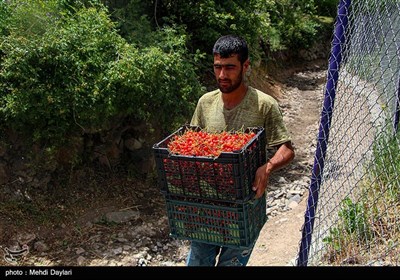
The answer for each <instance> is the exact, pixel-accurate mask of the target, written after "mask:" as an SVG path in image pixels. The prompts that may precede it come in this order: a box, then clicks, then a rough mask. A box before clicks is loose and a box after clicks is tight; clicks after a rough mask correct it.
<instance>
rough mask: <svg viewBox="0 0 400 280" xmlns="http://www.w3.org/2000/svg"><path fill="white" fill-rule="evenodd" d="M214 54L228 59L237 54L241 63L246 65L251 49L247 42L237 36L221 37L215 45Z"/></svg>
mask: <svg viewBox="0 0 400 280" xmlns="http://www.w3.org/2000/svg"><path fill="white" fill-rule="evenodd" d="M213 54H214V55H216V54H218V55H220V56H221V57H222V58H228V57H231V56H232V55H235V54H237V55H238V57H239V61H240V63H242V64H243V63H244V62H245V61H246V60H247V59H248V58H249V49H248V47H247V43H246V41H245V40H244V39H243V38H241V37H239V36H236V35H225V36H222V37H220V38H219V39H218V40H217V41H216V42H215V44H214V47H213Z"/></svg>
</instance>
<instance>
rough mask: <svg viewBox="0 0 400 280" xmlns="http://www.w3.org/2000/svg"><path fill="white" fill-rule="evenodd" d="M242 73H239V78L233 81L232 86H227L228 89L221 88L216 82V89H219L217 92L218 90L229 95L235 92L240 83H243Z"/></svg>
mask: <svg viewBox="0 0 400 280" xmlns="http://www.w3.org/2000/svg"><path fill="white" fill-rule="evenodd" d="M242 71H243V69H242V70H241V71H240V74H239V78H238V79H237V80H235V81H234V82H235V83H233V84H232V85H231V86H229V87H221V86H220V84H219V82H218V88H219V90H220V91H221V92H222V93H231V92H233V91H234V90H236V89H237V88H239V87H240V85H241V83H242V81H243V77H242Z"/></svg>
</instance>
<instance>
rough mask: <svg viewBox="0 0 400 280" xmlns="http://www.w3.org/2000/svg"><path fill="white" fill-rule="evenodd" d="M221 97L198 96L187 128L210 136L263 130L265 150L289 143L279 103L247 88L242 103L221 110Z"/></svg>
mask: <svg viewBox="0 0 400 280" xmlns="http://www.w3.org/2000/svg"><path fill="white" fill-rule="evenodd" d="M221 94H222V93H221V92H220V90H214V91H211V92H207V93H205V94H204V95H203V96H201V97H200V99H199V101H198V103H197V107H196V110H195V111H194V114H193V117H192V120H191V122H190V124H191V125H197V126H199V127H201V128H204V129H206V130H207V131H209V132H221V131H223V130H226V131H234V130H241V129H246V128H247V127H264V129H265V134H266V141H267V147H273V146H276V145H279V144H282V143H285V142H288V141H290V140H291V138H290V135H289V133H288V131H287V128H286V126H285V124H284V122H283V117H282V112H281V110H280V107H279V105H278V102H277V101H276V100H275V99H274V98H273V97H272V96H270V95H268V94H265V93H264V92H262V91H260V90H258V89H255V88H253V87H248V90H247V93H246V95H245V97H244V98H243V100H242V101H241V102H240V103H239V104H238V105H237V106H236V107H235V108H233V109H231V110H228V109H225V108H224V104H223V101H222V97H221Z"/></svg>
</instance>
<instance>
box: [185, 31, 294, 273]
mask: <svg viewBox="0 0 400 280" xmlns="http://www.w3.org/2000/svg"><path fill="white" fill-rule="evenodd" d="M213 54H214V74H215V78H216V80H217V83H218V88H219V89H217V90H214V91H211V92H208V93H206V94H204V95H203V96H202V97H201V98H200V99H199V101H198V104H197V107H196V110H195V112H194V114H193V117H192V120H191V123H190V124H191V125H197V126H200V127H202V128H205V129H207V130H208V131H211V132H212V131H214V132H220V131H222V130H228V131H230V130H239V129H242V128H246V127H259V126H262V127H264V128H265V132H266V143H267V148H268V149H273V150H275V152H274V153H273V156H272V157H271V158H270V159H269V160H268V161H267V163H266V164H264V165H262V166H260V167H259V168H258V169H257V172H256V176H255V180H254V184H253V190H254V191H255V193H256V194H255V197H256V198H260V197H262V196H263V194H264V192H265V189H266V187H267V183H268V178H269V176H270V174H271V172H273V171H275V170H277V169H279V168H282V167H284V166H286V165H287V164H289V163H290V162H291V161H292V160H293V158H294V150H293V146H292V144H291V138H290V136H289V133H288V131H287V129H286V127H285V124H284V123H283V118H282V113H281V111H280V108H279V105H278V103H277V101H276V100H275V99H274V98H273V97H271V96H270V95H267V94H265V93H263V92H261V91H259V90H257V89H255V88H253V87H250V86H248V85H247V84H246V83H245V75H246V72H247V71H248V70H249V65H250V61H249V51H248V47H247V43H246V41H245V40H244V39H243V38H240V37H238V36H234V35H226V36H222V37H220V38H219V39H218V40H217V41H216V42H215V44H214V47H213ZM253 246H254V244H253V245H252V246H250V247H249V248H246V250H243V249H234V248H229V247H221V246H216V245H212V244H207V243H202V242H197V241H192V242H191V246H190V251H189V255H188V258H187V263H186V264H187V265H188V266H215V265H217V266H245V265H246V264H247V262H248V260H249V258H250V254H251V252H252V250H253ZM217 257H218V263H216V260H217Z"/></svg>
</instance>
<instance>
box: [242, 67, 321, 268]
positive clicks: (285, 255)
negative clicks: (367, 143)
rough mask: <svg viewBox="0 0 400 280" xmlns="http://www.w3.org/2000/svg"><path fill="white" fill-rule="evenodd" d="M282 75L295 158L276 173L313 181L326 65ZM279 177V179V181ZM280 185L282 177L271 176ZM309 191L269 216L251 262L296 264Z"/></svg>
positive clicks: (273, 181)
mask: <svg viewBox="0 0 400 280" xmlns="http://www.w3.org/2000/svg"><path fill="white" fill-rule="evenodd" d="M286 74H287V76H286V77H283V79H282V88H281V91H282V99H281V100H280V103H281V106H282V108H283V111H284V115H285V121H286V122H287V125H288V128H289V130H290V132H291V134H292V138H293V143H294V146H295V152H296V158H295V160H294V162H293V163H292V164H291V165H290V166H288V167H287V168H285V169H284V170H281V171H279V172H277V173H276V175H275V176H276V177H277V178H280V177H283V178H285V180H286V181H289V182H291V183H292V184H293V183H295V182H298V180H303V183H304V181H305V182H306V183H307V185H308V184H309V182H310V176H311V170H312V169H311V168H312V164H313V156H314V150H315V144H316V142H315V139H316V135H317V132H318V123H319V118H320V111H321V106H322V101H323V88H324V85H325V76H326V68H325V67H324V66H321V64H315V65H309V68H308V69H306V70H301V71H294V72H292V73H286ZM276 181H278V182H276ZM271 184H273V186H271V187H275V188H279V187H280V186H279V180H271ZM306 194H307V192H306V193H305V195H303V196H302V199H301V201H300V202H299V204H298V205H297V206H296V207H295V208H293V209H292V210H290V211H287V212H283V213H280V214H279V215H277V216H274V217H269V219H268V221H267V223H266V224H265V225H264V227H263V229H262V231H261V233H260V236H259V238H258V240H257V243H256V246H255V248H254V251H253V254H252V256H251V258H250V260H249V263H248V265H249V266H285V265H295V263H296V262H295V261H296V257H297V254H298V250H299V244H300V240H301V234H302V233H301V229H302V226H303V223H304V213H305V210H306V207H307V195H306Z"/></svg>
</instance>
